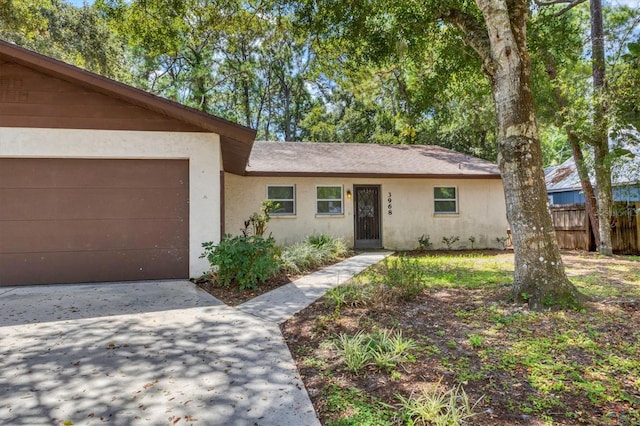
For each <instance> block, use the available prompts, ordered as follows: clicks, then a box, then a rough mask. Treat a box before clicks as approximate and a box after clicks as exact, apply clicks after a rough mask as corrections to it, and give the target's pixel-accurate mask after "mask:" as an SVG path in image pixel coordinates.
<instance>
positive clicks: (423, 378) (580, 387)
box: [282, 252, 640, 425]
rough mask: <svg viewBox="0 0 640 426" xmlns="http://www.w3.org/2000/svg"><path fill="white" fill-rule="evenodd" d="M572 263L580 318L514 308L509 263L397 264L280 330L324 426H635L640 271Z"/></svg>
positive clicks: (600, 260) (633, 261) (439, 259)
mask: <svg viewBox="0 0 640 426" xmlns="http://www.w3.org/2000/svg"><path fill="white" fill-rule="evenodd" d="M563 259H564V262H565V266H566V268H567V273H568V275H569V276H570V279H571V280H572V281H573V282H574V283H575V284H576V285H577V286H578V287H579V288H580V290H581V291H582V292H584V293H586V294H588V295H589V296H591V297H592V298H594V301H593V302H590V303H589V304H588V305H587V306H586V307H585V309H583V310H581V311H555V312H552V311H549V312H531V311H529V310H528V309H527V308H526V306H520V305H513V304H511V303H509V302H508V297H509V293H510V286H511V283H512V273H513V255H512V254H506V253H505V254H489V255H484V254H478V253H475V254H465V253H464V252H461V253H460V254H459V255H457V254H450V253H448V254H443V255H438V254H437V253H435V254H434V253H431V254H422V255H411V256H406V257H398V256H396V257H393V258H391V259H390V260H388V261H387V262H383V263H382V264H379V265H377V266H376V267H373V268H371V269H370V270H368V271H366V272H365V273H364V274H362V275H361V276H359V277H357V278H356V279H355V280H352V281H351V282H350V283H348V284H346V285H345V286H342V287H338V288H336V289H333V290H331V291H330V292H329V293H328V294H327V295H326V296H325V297H324V298H323V299H321V300H319V301H318V302H316V303H315V304H313V305H311V306H310V307H309V308H307V309H306V310H304V311H302V312H300V313H299V314H298V315H296V317H294V318H293V319H291V320H290V321H288V322H287V323H285V324H284V325H283V327H282V328H283V332H284V334H285V337H286V339H287V341H288V344H289V347H290V349H291V351H292V353H293V354H294V357H295V359H296V362H297V365H298V368H299V370H300V373H301V375H302V377H303V380H304V381H305V384H306V386H307V389H308V391H309V394H310V396H311V398H312V401H313V403H314V405H315V407H316V411H317V412H318V415H319V416H320V419H321V421H322V423H323V424H326V425H351V424H353V425H356V424H357V425H383V424H474V425H496V424H500V425H509V424H523V423H526V424H533V425H537V424H540V425H542V424H564V425H574V424H575V425H581V424H587V425H606V424H617V425H620V424H622V425H636V424H640V343H639V340H640V314H639V313H638V307H639V306H640V261H638V258H633V257H622V256H616V257H614V258H604V257H601V256H598V255H597V254H592V253H583V254H578V253H575V252H568V253H565V254H564V255H563ZM381 336H383V337H381ZM392 337H393V338H394V339H395V341H396V342H397V346H398V347H396V348H394V349H389V348H393V345H392V344H390V343H385V344H384V345H383V344H381V343H380V339H386V340H390V339H389V338H392ZM382 347H384V348H387V349H385V350H386V352H384V351H382V349H381V348H382ZM383 352H384V353H383ZM465 422H466V423H465Z"/></svg>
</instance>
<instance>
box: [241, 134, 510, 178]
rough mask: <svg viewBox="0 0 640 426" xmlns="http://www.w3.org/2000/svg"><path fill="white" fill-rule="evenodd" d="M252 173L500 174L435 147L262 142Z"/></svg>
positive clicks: (254, 152) (484, 163) (250, 168)
mask: <svg viewBox="0 0 640 426" xmlns="http://www.w3.org/2000/svg"><path fill="white" fill-rule="evenodd" d="M246 175H248V176H358V177H450V178H489V179H490V178H497V179H499V178H500V171H499V170H498V167H497V166H496V165H495V164H493V163H491V162H489V161H486V160H482V159H480V158H476V157H472V156H469V155H466V154H461V153H459V152H456V151H452V150H450V149H446V148H442V147H439V146H435V145H377V144H359V143H319V142H256V143H254V144H253V149H252V151H251V156H250V157H249V164H248V165H247V172H246Z"/></svg>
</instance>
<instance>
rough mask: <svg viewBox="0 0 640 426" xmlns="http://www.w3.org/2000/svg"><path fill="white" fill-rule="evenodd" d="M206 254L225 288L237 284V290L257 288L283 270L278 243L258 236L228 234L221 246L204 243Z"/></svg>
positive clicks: (219, 281) (204, 255) (218, 279)
mask: <svg viewBox="0 0 640 426" xmlns="http://www.w3.org/2000/svg"><path fill="white" fill-rule="evenodd" d="M202 247H203V248H204V254H203V255H202V256H201V257H206V258H207V260H208V261H209V264H210V265H211V268H212V269H213V270H215V272H216V276H217V281H218V283H220V284H221V285H223V286H229V284H231V283H232V282H237V283H238V290H239V291H242V290H244V289H246V288H253V289H256V288H258V283H260V282H264V281H265V280H266V279H268V278H270V277H272V276H274V275H275V274H276V273H277V272H278V270H279V269H280V262H279V261H278V253H277V249H276V247H275V240H274V239H273V238H271V237H269V238H263V237H261V236H258V235H250V236H232V235H229V234H227V235H225V236H224V237H223V238H222V241H220V244H218V245H215V244H214V243H212V242H207V243H203V244H202Z"/></svg>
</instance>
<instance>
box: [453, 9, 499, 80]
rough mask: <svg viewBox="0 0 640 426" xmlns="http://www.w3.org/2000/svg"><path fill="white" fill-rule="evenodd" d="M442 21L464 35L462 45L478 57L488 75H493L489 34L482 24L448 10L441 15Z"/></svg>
mask: <svg viewBox="0 0 640 426" xmlns="http://www.w3.org/2000/svg"><path fill="white" fill-rule="evenodd" d="M441 18H442V20H444V21H446V22H448V23H450V24H453V25H455V26H456V27H457V28H458V29H459V30H460V31H462V32H463V33H464V43H465V44H466V45H467V46H469V47H471V48H472V49H473V50H475V51H476V53H477V54H478V55H479V56H480V59H481V60H482V66H483V68H484V69H485V72H487V73H488V74H489V75H493V69H494V63H493V60H492V59H491V44H490V41H489V34H488V33H487V30H486V29H485V27H484V25H483V24H482V22H480V21H479V20H478V19H476V18H475V17H473V16H471V15H469V14H466V13H464V12H462V11H460V10H457V9H449V10H446V11H444V12H443V13H442V14H441Z"/></svg>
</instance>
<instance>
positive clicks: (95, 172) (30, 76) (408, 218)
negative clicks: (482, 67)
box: [0, 41, 507, 286]
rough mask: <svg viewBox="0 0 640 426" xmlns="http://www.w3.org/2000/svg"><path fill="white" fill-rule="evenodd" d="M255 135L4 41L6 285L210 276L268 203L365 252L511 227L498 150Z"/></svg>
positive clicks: (285, 229)
mask: <svg viewBox="0 0 640 426" xmlns="http://www.w3.org/2000/svg"><path fill="white" fill-rule="evenodd" d="M254 137H255V132H254V131H253V130H251V129H249V128H246V127H243V126H239V125H237V124H234V123H231V122H228V121H226V120H223V119H221V118H218V117H214V116H211V115H208V114H205V113H202V112H199V111H197V110H194V109H191V108H187V107H184V106H182V105H180V104H178V103H175V102H172V101H168V100H166V99H163V98H159V97H157V96H154V95H151V94H149V93H146V92H143V91H140V90H138V89H135V88H132V87H129V86H127V85H124V84H121V83H117V82H115V81H113V80H110V79H108V78H104V77H101V76H98V75H96V74H93V73H90V72H87V71H84V70H81V69H79V68H77V67H74V66H71V65H67V64H65V63H62V62H59V61H56V60H54V59H51V58H48V57H46V56H42V55H39V54H37V53H34V52H31V51H29V50H25V49H23V48H20V47H17V46H15V45H12V44H9V43H6V42H3V41H0V286H7V285H27V284H52V283H73V282H101V281H128V280H149V279H172V278H188V277H195V276H199V275H200V274H202V273H203V272H205V271H206V270H208V268H209V265H208V263H207V261H206V259H201V258H200V255H201V254H202V246H201V244H202V243H203V242H205V241H214V242H217V241H219V240H220V238H221V236H222V233H223V232H224V231H225V230H226V232H231V233H238V232H239V230H240V228H241V227H242V224H243V221H244V220H245V219H246V218H248V216H249V215H250V214H251V213H252V212H253V211H256V210H258V209H259V207H260V203H261V202H262V201H263V200H264V199H266V198H271V199H274V200H275V201H277V202H278V203H279V204H280V209H281V210H280V211H279V212H278V213H279V214H278V215H275V216H274V218H273V220H272V221H271V222H270V223H269V230H270V231H272V232H273V234H274V236H276V238H277V239H278V243H279V244H284V243H288V242H293V241H299V240H301V239H303V238H304V237H305V236H306V235H309V234H313V233H320V232H324V233H327V234H331V235H335V236H339V237H343V238H345V239H346V240H347V242H348V243H349V244H352V245H355V246H356V247H371V248H373V247H385V248H391V249H402V248H407V249H410V248H415V247H416V246H417V245H418V238H419V237H420V236H421V235H422V234H428V235H430V236H431V241H432V242H434V243H435V245H436V246H441V244H440V241H441V239H442V237H443V236H458V237H459V238H460V241H459V242H458V243H457V244H456V246H458V245H467V246H469V243H468V240H467V239H468V238H469V237H470V236H474V237H475V238H476V243H475V246H476V247H491V246H495V245H497V243H496V240H495V239H496V238H497V237H502V236H504V235H506V228H507V224H506V218H505V203H504V195H503V189H502V181H501V180H500V176H499V173H498V170H497V168H496V167H495V165H493V164H491V163H488V162H486V161H483V160H479V159H477V158H473V157H469V156H465V155H462V154H458V153H455V152H453V151H449V150H446V149H443V148H438V147H424V146H376V145H359V144H307V143H273V142H269V143H267V142H264V143H263V142H261V143H256V144H255V145H254ZM252 146H255V150H253V151H252ZM250 155H251V157H250ZM249 158H250V163H249V164H248V161H249ZM223 194H224V195H223ZM354 207H355V210H354Z"/></svg>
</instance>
